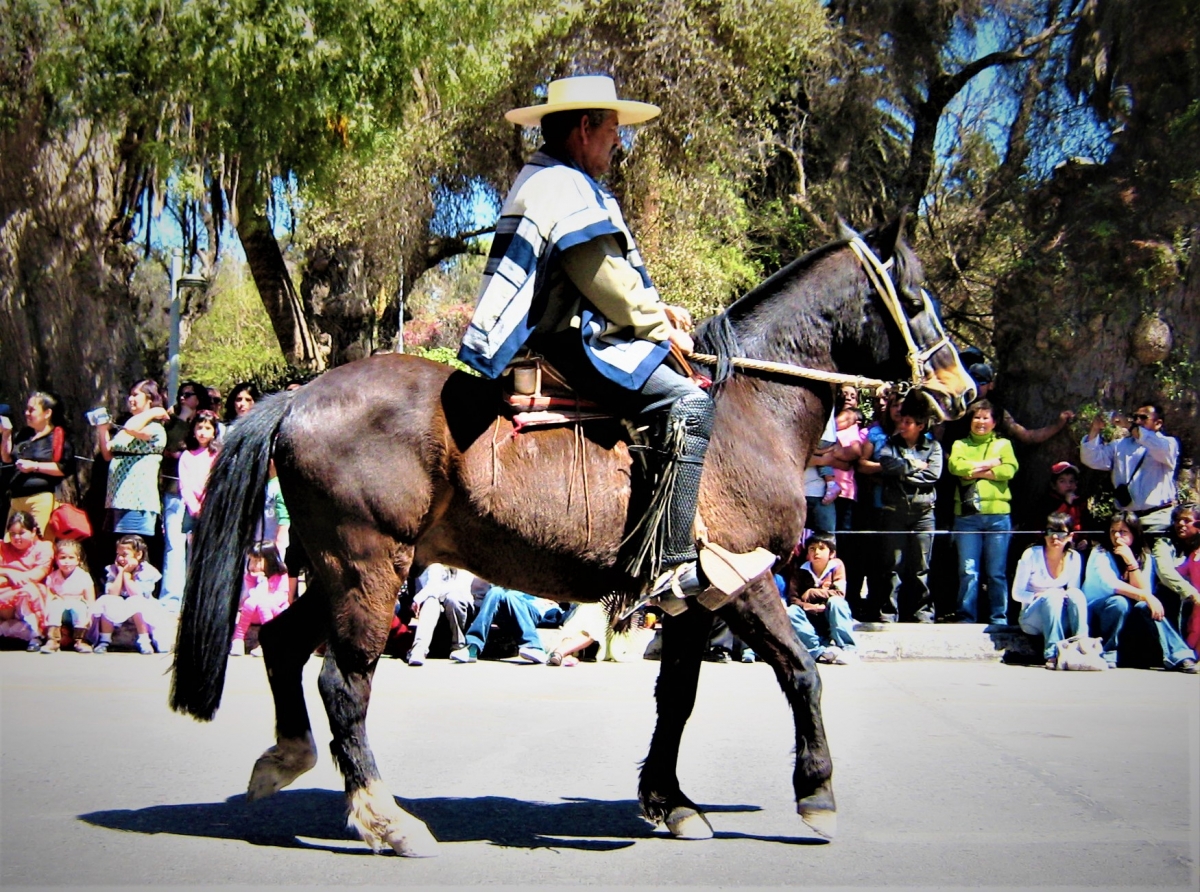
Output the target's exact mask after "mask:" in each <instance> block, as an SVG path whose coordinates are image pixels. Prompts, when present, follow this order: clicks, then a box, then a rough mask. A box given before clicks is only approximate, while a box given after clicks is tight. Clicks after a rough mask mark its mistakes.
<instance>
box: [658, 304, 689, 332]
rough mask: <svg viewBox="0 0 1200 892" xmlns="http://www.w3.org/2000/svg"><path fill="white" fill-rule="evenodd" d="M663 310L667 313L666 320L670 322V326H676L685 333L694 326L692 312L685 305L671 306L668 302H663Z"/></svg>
mask: <svg viewBox="0 0 1200 892" xmlns="http://www.w3.org/2000/svg"><path fill="white" fill-rule="evenodd" d="M663 312H665V313H666V314H667V321H668V322H669V323H671V327H672V328H677V329H679V330H680V331H682V332H685V333H686V332H690V331H691V330H692V329H693V328H695V323H693V322H692V314H691V312H690V311H689V310H688V309H687V307H673V306H671V305H670V304H664V305H663Z"/></svg>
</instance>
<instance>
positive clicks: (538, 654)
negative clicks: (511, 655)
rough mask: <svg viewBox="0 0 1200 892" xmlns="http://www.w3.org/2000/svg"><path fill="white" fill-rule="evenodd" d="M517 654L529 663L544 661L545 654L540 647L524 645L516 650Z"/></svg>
mask: <svg viewBox="0 0 1200 892" xmlns="http://www.w3.org/2000/svg"><path fill="white" fill-rule="evenodd" d="M517 656H519V657H520V658H521V659H522V660H525V661H527V662H530V663H545V662H546V658H547V654H546V652H545V651H544V650H542V649H541V648H540V647H533V646H532V645H526V646H523V647H521V648H519V649H518V650H517Z"/></svg>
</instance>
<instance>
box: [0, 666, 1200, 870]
mask: <svg viewBox="0 0 1200 892" xmlns="http://www.w3.org/2000/svg"><path fill="white" fill-rule="evenodd" d="M168 666H169V659H168V658H167V657H163V656H154V657H142V656H138V655H135V654H110V655H108V656H105V657H87V656H81V655H77V654H72V653H63V654H59V655H57V656H53V657H47V656H40V655H37V656H35V655H27V654H25V653H20V652H5V653H0V809H2V813H0V886H3V887H4V888H5V889H8V888H10V887H13V886H24V885H56V886H57V885H129V884H151V885H182V884H188V885H193V884H237V885H241V884H247V885H255V886H258V887H260V888H261V886H262V885H264V884H265V885H335V884H336V885H379V886H384V885H387V886H390V887H392V888H395V887H397V886H403V887H404V888H431V887H434V888H436V887H444V886H468V885H480V884H483V885H493V886H495V885H499V886H511V887H519V886H520V887H524V886H529V885H553V886H565V885H593V886H601V887H611V886H625V885H654V886H686V887H693V886H772V885H790V886H804V887H806V888H820V887H833V886H842V887H845V886H851V887H870V886H930V885H941V886H1009V887H1017V888H1030V887H1035V886H1079V887H1088V888H1090V889H1110V888H1115V887H1131V886H1132V887H1146V888H1150V887H1160V888H1161V887H1175V888H1190V889H1196V888H1197V887H1198V885H1200V880H1198V872H1197V865H1198V864H1200V857H1198V852H1200V682H1198V680H1197V679H1196V678H1194V677H1184V676H1180V675H1174V674H1165V673H1161V672H1148V671H1135V670H1120V671H1115V672H1108V673H1103V674H1100V673H1096V674H1092V673H1050V672H1046V671H1045V670H1043V669H1040V668H1025V667H1008V666H1002V665H999V664H994V663H949V662H897V663H874V664H860V665H857V666H848V667H841V666H838V667H828V668H827V669H825V676H824V677H825V685H826V687H825V698H824V702H825V717H826V725H827V728H828V732H829V736H830V739H831V741H832V745H833V747H834V750H833V751H834V758H835V765H836V774H835V780H836V785H837V786H836V789H837V794H838V798H839V806H840V809H841V832H840V835H839V838H838V840H837V841H836V842H835V843H833V844H830V845H825V844H820V843H819V842H817V841H816V840H814V839H812V838H811V837H810V836H809V835H808V834H806V832H805V829H804V827H803V825H802V824H801V823H800V821H799V819H798V818H797V817H796V816H795V814H794V813H793V808H792V804H791V801H790V793H789V789H788V788H789V783H788V778H789V776H790V771H791V754H790V750H791V746H792V740H791V730H790V721H789V717H788V713H787V709H786V706H785V703H784V701H783V698H782V696H781V694H780V693H779V691H778V689H777V687H776V685H775V682H774V677H773V675H772V673H771V671H770V670H769V669H768V668H767V667H766V666H763V665H761V664H760V665H752V666H743V665H736V664H735V665H713V664H706V665H705V666H704V669H703V672H702V675H701V689H700V696H699V701H698V704H697V708H696V713H695V715H694V717H693V719H692V723H691V725H690V726H689V731H688V734H687V736H686V737H685V740H684V751H683V754H682V759H681V765H680V775H681V777H682V778H683V780H684V787H685V789H686V790H688V791H689V793H690V795H691V796H692V797H693V798H694V799H696V800H697V801H698V802H701V803H704V804H706V805H707V807H708V810H709V814H710V817H711V819H712V822H713V825H714V827H715V828H716V831H717V836H716V838H715V839H713V840H710V841H706V842H700V843H687V842H677V841H673V840H670V839H668V838H666V837H665V834H664V833H663V831H661V830H657V829H654V828H651V827H650V826H649V825H647V824H645V823H644V822H643V821H641V820H640V819H639V817H638V814H637V808H636V804H635V802H634V791H635V785H636V766H637V762H638V760H639V759H641V757H642V756H643V755H644V754H645V749H646V745H647V743H648V741H649V736H650V730H651V727H652V722H653V704H652V698H651V691H652V688H653V683H654V677H655V674H656V672H657V664H654V663H649V662H642V663H635V664H626V665H599V666H595V665H584V666H581V667H578V668H572V669H548V668H545V667H540V666H520V665H515V664H508V663H480V664H477V665H474V666H458V665H450V664H448V663H444V662H440V661H434V662H432V663H430V664H429V665H427V666H425V667H424V668H421V669H409V668H408V667H406V666H404V665H403V664H402V663H399V662H396V661H391V660H385V661H384V662H383V663H382V664H381V666H380V670H379V673H378V675H377V681H376V686H375V702H374V707H373V709H372V711H371V717H370V722H369V730H370V734H371V739H372V741H373V744H374V747H375V752H376V756H377V758H378V760H379V763H380V768H381V770H382V771H383V772H384V776H385V778H387V780H388V781H389V783H390V785H391V788H392V791H393V792H394V793H395V794H396V795H397V796H399V797H400V798H401V800H402V802H403V803H404V804H405V805H406V807H408V808H409V809H410V810H411V811H413V812H414V813H415V814H417V815H418V816H419V817H421V818H423V819H424V820H426V821H427V822H428V824H429V825H430V828H431V829H432V830H433V832H434V834H435V836H437V837H438V838H439V839H440V840H442V841H443V845H442V847H441V856H440V857H438V858H433V859H427V860H406V859H398V858H395V857H391V856H387V857H376V856H371V855H369V854H367V853H366V850H365V848H364V846H363V845H362V844H361V843H359V842H357V841H356V840H354V839H351V838H349V837H348V836H347V834H346V832H345V831H344V830H343V829H342V826H343V815H344V811H343V801H342V796H341V793H340V790H341V781H340V778H339V777H338V776H337V774H336V773H335V771H334V769H333V767H332V765H331V761H330V759H329V757H328V755H327V750H326V748H325V743H326V742H327V740H328V727H327V725H326V724H325V719H324V712H323V710H322V709H321V707H320V705H319V698H318V695H317V692H316V684H315V675H316V673H315V671H313V670H315V668H316V667H315V664H313V665H312V666H310V670H309V673H308V675H309V677H308V678H306V687H307V689H308V694H309V704H310V708H311V709H312V710H313V712H314V723H315V725H316V734H317V738H318V741H319V742H320V743H321V750H322V752H321V761H320V763H319V764H318V766H317V768H315V769H314V770H313V771H312V772H310V773H309V774H308V775H305V776H304V777H302V778H301V779H300V780H299V781H297V783H296V785H295V789H289V790H285V791H284V792H282V793H281V794H279V795H278V796H276V797H274V798H273V799H272V800H268V801H265V802H262V803H255V804H253V805H248V804H246V803H244V802H243V801H242V798H241V795H240V794H241V792H242V790H243V789H244V786H245V782H246V780H247V779H248V777H249V773H250V767H251V765H252V763H253V761H254V759H255V758H256V757H257V755H258V754H259V752H261V751H262V749H263V748H264V747H265V746H267V745H268V744H269V743H270V740H271V729H272V715H273V714H272V711H271V707H270V700H269V695H268V691H267V685H266V679H265V677H264V674H263V670H262V664H261V662H260V661H258V660H255V659H253V658H250V657H244V658H240V659H235V660H233V661H232V663H231V666H230V676H229V682H228V684H227V686H226V689H225V700H224V703H223V705H222V708H221V711H220V713H219V714H218V715H217V718H216V720H215V721H214V722H213V723H211V724H209V725H202V724H198V723H195V722H193V721H192V720H190V719H187V718H183V717H181V716H177V715H175V714H173V713H171V712H169V711H168V710H167V707H166V698H167V689H168V685H169V678H168V677H167V676H166V675H165V674H164V673H165V672H166V670H167V669H168Z"/></svg>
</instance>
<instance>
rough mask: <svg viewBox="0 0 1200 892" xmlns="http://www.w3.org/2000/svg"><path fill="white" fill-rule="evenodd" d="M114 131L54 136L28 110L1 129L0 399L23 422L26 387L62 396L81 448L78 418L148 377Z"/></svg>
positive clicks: (85, 435) (119, 404)
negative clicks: (121, 233) (118, 228)
mask: <svg viewBox="0 0 1200 892" xmlns="http://www.w3.org/2000/svg"><path fill="white" fill-rule="evenodd" d="M117 136H118V134H113V133H109V132H106V131H103V130H101V129H99V128H98V127H95V126H93V125H89V124H87V123H81V124H79V125H77V126H75V127H73V128H72V129H71V130H70V131H68V132H67V133H65V134H55V135H53V136H50V137H47V136H46V134H45V133H44V130H43V127H42V122H41V121H40V120H39V119H38V118H37V117H35V116H33V115H29V116H27V117H25V118H24V119H23V120H22V121H20V122H19V124H18V125H17V127H16V128H15V129H13V130H11V131H7V132H0V357H3V361H0V394H2V395H3V396H4V397H5V398H6V399H7V401H8V402H10V403H13V404H14V410H15V411H16V414H15V416H14V420H15V421H16V423H17V425H18V426H19V425H21V424H22V421H21V415H20V405H21V404H23V402H24V398H25V396H26V395H27V394H29V393H30V392H31V391H33V390H50V391H53V392H55V393H57V395H58V396H59V397H60V398H61V400H62V403H63V408H64V410H65V411H64V417H65V420H66V424H67V426H68V428H69V430H70V432H71V435H72V440H73V442H74V444H75V448H76V452H78V453H79V454H84V455H91V452H92V444H93V438H92V434H91V431H90V429H89V428H88V427H87V425H86V423H85V422H84V419H83V413H84V412H85V411H86V410H88V409H91V408H93V407H95V406H100V405H107V406H108V407H109V408H110V409H111V410H113V411H114V414H116V412H117V410H121V409H123V407H124V400H123V397H124V394H125V392H126V390H127V388H128V387H129V385H131V384H132V383H133V382H135V381H137V380H139V379H141V378H145V377H146V375H147V362H146V359H147V357H146V356H145V355H144V354H143V346H142V343H141V338H140V336H139V331H138V324H137V323H138V316H139V311H138V306H137V302H136V300H135V299H134V298H133V296H132V294H131V291H130V287H129V284H130V280H131V276H132V272H133V268H134V266H135V264H136V260H137V258H136V254H135V252H134V251H133V250H131V249H130V248H129V247H128V246H126V245H124V244H121V243H119V242H117V241H115V240H114V238H113V236H112V234H111V233H112V231H113V228H112V223H113V221H114V219H116V217H117V216H118V212H119V209H118V206H117V205H118V192H119V191H120V190H119V184H120V182H121V175H122V169H123V168H122V163H121V160H120V157H119V149H118V143H117V139H116V137H117ZM158 371H159V370H158V369H154V370H153V372H152V374H153V373H157V372H158ZM89 470H90V468H89V467H86V466H81V468H80V471H81V475H82V476H84V477H85V478H86V476H87V474H88V472H89Z"/></svg>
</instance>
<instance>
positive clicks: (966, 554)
mask: <svg viewBox="0 0 1200 892" xmlns="http://www.w3.org/2000/svg"><path fill="white" fill-rule="evenodd" d="M1011 529H1012V518H1011V517H1010V516H1009V515H1007V514H971V515H968V516H965V517H956V518H954V530H955V533H965V534H966V535H961V536H960V535H955V536H954V537H953V538H954V546H955V547H956V548H957V549H958V615H957V619H958V621H959V622H963V623H973V622H975V621H976V619H975V617H976V613H975V607H976V601H977V600H978V598H979V584H980V582H981V581H982V582H984V583H986V584H987V590H988V616H987V619H986V620H981V622H988V623H991V624H993V625H1001V626H1002V625H1007V624H1008V574H1007V571H1006V569H1005V562H1006V561H1007V560H1008V540H1009V538H1010V537H1011V534H1010V532H1009V531H1010V530H1011Z"/></svg>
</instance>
